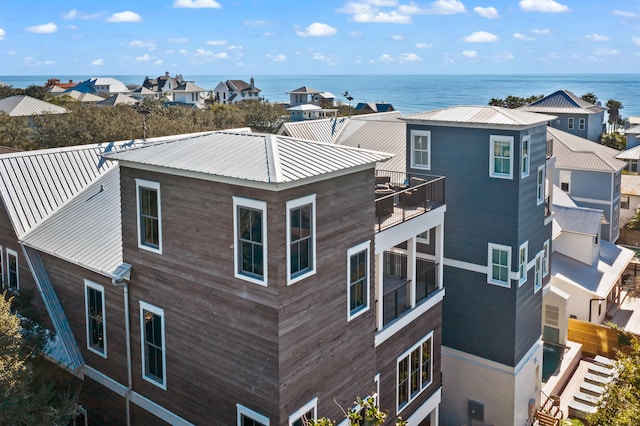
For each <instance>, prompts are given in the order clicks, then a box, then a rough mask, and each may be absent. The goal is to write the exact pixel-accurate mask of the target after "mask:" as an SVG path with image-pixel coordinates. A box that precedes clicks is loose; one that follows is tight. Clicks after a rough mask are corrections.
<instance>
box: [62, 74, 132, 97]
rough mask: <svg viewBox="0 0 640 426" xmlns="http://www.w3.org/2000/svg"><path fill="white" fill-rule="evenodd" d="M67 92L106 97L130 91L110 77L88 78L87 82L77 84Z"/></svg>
mask: <svg viewBox="0 0 640 426" xmlns="http://www.w3.org/2000/svg"><path fill="white" fill-rule="evenodd" d="M67 90H68V91H71V90H75V91H78V92H82V93H94V94H102V95H107V96H111V95H115V94H116V93H129V92H130V90H129V89H128V88H127V86H126V85H125V84H124V83H123V82H121V81H120V80H116V79H115V78H111V77H98V78H90V79H89V80H85V81H83V82H81V83H78V85H76V86H74V87H72V88H70V89H67Z"/></svg>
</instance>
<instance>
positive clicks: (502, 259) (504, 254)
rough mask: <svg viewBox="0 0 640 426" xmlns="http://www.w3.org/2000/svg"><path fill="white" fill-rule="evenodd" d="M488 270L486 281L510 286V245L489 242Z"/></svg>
mask: <svg viewBox="0 0 640 426" xmlns="http://www.w3.org/2000/svg"><path fill="white" fill-rule="evenodd" d="M488 263H489V272H488V277H487V278H488V279H487V282H488V283H489V284H497V285H501V286H504V287H510V286H511V284H510V281H509V271H510V270H511V247H509V246H503V245H499V244H493V243H489V262H488Z"/></svg>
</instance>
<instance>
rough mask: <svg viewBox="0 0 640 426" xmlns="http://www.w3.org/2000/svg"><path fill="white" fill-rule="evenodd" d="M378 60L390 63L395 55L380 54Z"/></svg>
mask: <svg viewBox="0 0 640 426" xmlns="http://www.w3.org/2000/svg"><path fill="white" fill-rule="evenodd" d="M378 60H379V61H381V62H385V63H387V64H388V63H390V62H393V57H392V56H391V55H389V54H388V53H383V54H382V55H380V58H378Z"/></svg>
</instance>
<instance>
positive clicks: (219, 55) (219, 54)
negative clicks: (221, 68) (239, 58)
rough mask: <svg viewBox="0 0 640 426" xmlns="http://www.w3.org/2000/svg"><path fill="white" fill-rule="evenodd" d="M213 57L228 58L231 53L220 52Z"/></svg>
mask: <svg viewBox="0 0 640 426" xmlns="http://www.w3.org/2000/svg"><path fill="white" fill-rule="evenodd" d="M213 57H214V58H216V59H227V58H228V57H229V55H228V54H227V52H220V53H216V54H215V55H213Z"/></svg>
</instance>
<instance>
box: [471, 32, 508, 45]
mask: <svg viewBox="0 0 640 426" xmlns="http://www.w3.org/2000/svg"><path fill="white" fill-rule="evenodd" d="M463 40H464V41H466V42H467V43H492V42H495V41H498V40H499V39H498V36H497V35H495V34H491V33H488V32H486V31H476V32H475V33H472V34H469V35H468V36H466V37H464V38H463Z"/></svg>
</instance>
